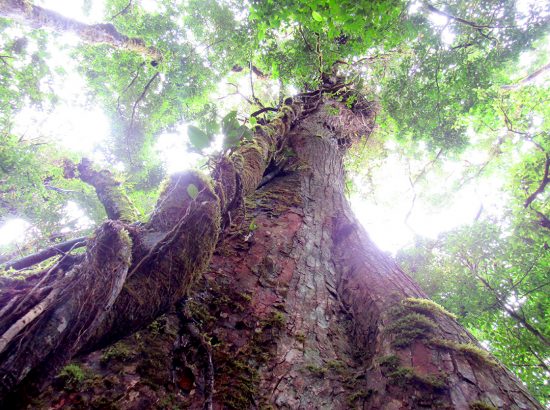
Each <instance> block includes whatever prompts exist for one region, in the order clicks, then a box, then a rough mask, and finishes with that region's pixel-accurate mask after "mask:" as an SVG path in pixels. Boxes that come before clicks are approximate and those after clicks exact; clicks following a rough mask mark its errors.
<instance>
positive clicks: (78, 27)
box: [0, 0, 162, 60]
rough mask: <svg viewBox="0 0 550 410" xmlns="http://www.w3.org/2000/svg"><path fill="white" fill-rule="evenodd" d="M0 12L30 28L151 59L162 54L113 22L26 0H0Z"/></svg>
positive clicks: (1, 14)
mask: <svg viewBox="0 0 550 410" xmlns="http://www.w3.org/2000/svg"><path fill="white" fill-rule="evenodd" d="M0 16H2V17H8V18H11V19H14V20H18V21H20V22H23V23H25V24H29V25H30V26H32V27H33V28H49V29H52V30H55V31H59V32H72V33H74V34H76V35H77V36H78V37H80V39H81V40H82V41H84V42H86V43H91V44H100V43H105V44H110V45H112V46H114V47H117V48H124V49H127V50H131V51H135V52H137V53H140V54H143V55H145V56H148V57H150V58H152V59H154V60H159V59H161V58H162V56H161V54H160V52H159V51H158V50H157V49H156V48H154V47H147V46H146V45H145V43H144V41H143V40H141V39H139V38H130V37H127V36H125V35H124V34H121V33H119V32H118V31H117V29H116V28H115V26H113V25H112V24H84V23H81V22H79V21H76V20H73V19H70V18H67V17H64V16H62V15H61V14H59V13H56V12H54V11H51V10H47V9H44V8H42V7H39V6H35V5H33V4H31V3H30V2H29V1H27V0H0Z"/></svg>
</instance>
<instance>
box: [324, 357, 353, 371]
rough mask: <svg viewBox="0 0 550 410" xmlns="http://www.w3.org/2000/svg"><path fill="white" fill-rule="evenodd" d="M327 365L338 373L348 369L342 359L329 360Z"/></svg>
mask: <svg viewBox="0 0 550 410" xmlns="http://www.w3.org/2000/svg"><path fill="white" fill-rule="evenodd" d="M326 367H327V368H328V369H330V370H334V371H336V372H338V373H343V372H344V371H345V370H346V369H347V367H348V366H347V365H346V364H345V363H344V362H343V361H342V360H329V361H328V362H327V363H326Z"/></svg>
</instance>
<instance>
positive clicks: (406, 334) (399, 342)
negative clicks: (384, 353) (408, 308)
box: [387, 312, 437, 347]
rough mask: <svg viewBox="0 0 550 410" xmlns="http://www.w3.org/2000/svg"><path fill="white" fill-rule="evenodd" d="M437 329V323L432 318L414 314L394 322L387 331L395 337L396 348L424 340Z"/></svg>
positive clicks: (408, 314)
mask: <svg viewBox="0 0 550 410" xmlns="http://www.w3.org/2000/svg"><path fill="white" fill-rule="evenodd" d="M436 327H437V325H436V323H435V322H434V321H433V320H431V319H430V318H428V317H426V316H425V315H422V314H419V313H416V312H413V313H407V314H406V315H405V316H402V317H401V318H399V319H397V320H396V321H394V322H393V323H392V324H391V325H390V326H388V328H387V331H388V332H390V333H392V334H393V335H394V336H395V338H394V340H393V341H392V345H393V346H394V347H406V346H409V345H410V344H411V343H412V342H413V341H414V340H416V339H420V338H424V337H425V336H426V334H428V333H430V332H431V331H432V330H434V329H435V328H436Z"/></svg>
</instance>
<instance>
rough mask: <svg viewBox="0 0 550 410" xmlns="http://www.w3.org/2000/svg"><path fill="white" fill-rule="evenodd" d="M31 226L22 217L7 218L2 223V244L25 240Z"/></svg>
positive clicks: (0, 236)
mask: <svg viewBox="0 0 550 410" xmlns="http://www.w3.org/2000/svg"><path fill="white" fill-rule="evenodd" d="M30 228H31V224H30V223H28V222H27V221H25V220H24V219H21V218H13V219H8V220H5V221H4V223H3V224H2V225H0V246H5V245H9V244H11V243H14V242H25V240H26V239H27V237H28V233H29V229H30Z"/></svg>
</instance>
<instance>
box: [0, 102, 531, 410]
mask: <svg viewBox="0 0 550 410" xmlns="http://www.w3.org/2000/svg"><path fill="white" fill-rule="evenodd" d="M286 110H291V111H292V112H297V111H300V112H303V113H304V114H303V116H302V117H301V118H299V119H298V120H297V121H295V126H294V127H293V128H292V129H291V130H290V133H287V132H286V131H288V129H289V127H288V125H289V124H290V122H284V123H285V124H286V125H284V124H283V125H281V126H280V127H279V131H282V132H279V134H278V135H285V138H284V139H282V138H280V137H279V138H275V140H273V138H272V137H270V136H271V135H272V133H271V131H269V130H263V131H261V134H262V135H263V136H264V137H265V138H264V139H262V138H260V139H257V140H256V142H254V143H253V144H250V145H245V146H244V147H242V148H241V149H239V150H238V151H237V152H236V153H235V154H234V155H233V156H232V157H231V158H229V159H230V161H229V160H228V159H222V160H220V162H219V164H218V167H217V168H216V170H215V172H214V175H213V176H214V179H215V181H217V182H218V183H219V184H218V185H216V187H215V189H214V191H215V192H216V197H217V198H219V199H218V200H219V202H218V204H219V208H217V209H219V213H217V215H218V217H217V218H221V222H218V223H219V224H221V227H222V228H223V229H221V237H220V240H219V241H218V237H217V232H220V230H219V229H217V230H216V229H215V228H216V226H215V224H212V223H211V222H208V223H206V226H207V227H209V228H208V231H207V232H201V231H199V230H197V229H198V227H199V226H204V223H203V221H199V222H200V223H197V218H199V216H200V215H212V211H210V212H207V211H205V209H204V208H203V206H204V205H203V204H212V201H210V200H209V196H210V195H213V193H212V189H210V191H209V189H208V185H207V184H201V182H200V181H199V180H196V179H193V180H192V181H190V180H185V181H180V180H179V179H178V178H182V177H178V178H175V179H173V180H172V181H171V182H170V184H169V188H168V189H167V190H166V191H165V194H164V195H163V196H162V197H161V199H160V201H159V207H158V210H157V216H153V218H152V219H151V221H150V222H149V223H148V224H147V227H146V228H140V230H139V232H141V233H139V234H136V233H134V234H133V235H131V236H132V240H133V243H134V251H133V253H134V255H135V254H136V253H137V252H136V250H135V249H136V245H135V243H136V242H137V240H138V239H141V242H142V243H143V245H142V246H143V247H144V248H146V249H153V250H154V249H156V248H155V247H154V246H153V247H151V246H150V245H149V246H147V244H148V243H151V242H154V238H156V237H158V235H159V234H158V232H166V231H167V230H168V229H171V231H170V232H172V230H174V229H175V228H174V227H175V226H176V227H177V226H179V228H176V230H177V231H178V232H184V233H185V234H182V235H181V236H177V235H176V236H177V237H178V238H180V239H177V241H178V242H177V243H176V242H170V241H166V240H165V241H160V242H162V243H163V244H164V245H166V248H167V249H169V250H168V251H165V252H157V251H154V252H149V253H147V254H146V256H145V258H147V255H150V254H156V253H159V254H160V255H161V256H162V257H161V258H152V257H151V258H152V259H151V260H148V261H147V263H146V264H145V265H143V266H142V265H140V263H139V262H138V263H136V262H135V261H136V260H138V259H139V258H135V257H133V258H132V260H133V262H132V266H133V267H130V268H128V269H127V270H128V273H127V274H126V277H127V279H126V284H125V286H124V288H123V289H121V290H120V292H119V296H118V297H117V299H116V300H115V302H114V304H113V305H112V309H111V310H109V311H107V312H106V313H105V315H104V316H103V317H102V320H101V323H100V324H98V325H97V326H95V327H94V328H93V329H92V330H90V331H89V332H88V333H89V334H91V336H90V337H88V338H87V341H86V342H85V343H84V344H80V345H79V352H80V353H81V354H82V353H86V352H90V351H92V350H94V349H95V348H97V347H98V346H106V345H108V344H109V343H110V342H112V341H113V340H116V339H119V338H120V337H122V336H124V335H127V334H130V333H131V332H133V331H135V330H137V329H139V327H140V326H141V327H143V325H144V324H147V323H150V322H151V320H153V319H154V318H156V317H158V316H159V314H161V313H164V312H167V311H170V309H171V308H172V307H173V306H175V308H174V310H173V311H172V313H169V315H168V316H166V317H165V318H164V319H162V323H161V324H158V325H154V326H152V327H150V328H149V329H148V330H147V331H142V332H140V333H138V334H137V335H134V336H129V337H126V338H125V339H123V340H122V341H120V342H118V343H117V344H116V345H114V346H111V347H108V348H105V349H103V350H102V351H101V352H99V353H89V354H87V355H85V356H82V357H81V359H79V363H80V366H81V367H82V368H84V369H87V371H88V372H94V374H95V376H90V377H89V380H86V381H82V380H80V381H79V383H80V384H79V386H78V388H75V386H71V383H70V378H68V377H67V375H66V374H65V376H63V375H61V376H59V377H58V379H59V378H63V377H64V378H65V382H64V384H63V385H62V387H61V388H60V387H59V386H56V385H55V383H54V384H53V385H50V386H49V387H47V388H46V389H45V390H44V391H43V393H42V395H40V396H38V398H37V401H35V402H34V404H33V406H34V408H49V407H54V408H59V407H61V406H64V407H66V408H71V406H72V407H73V408H97V406H100V405H101V403H102V402H101V400H100V398H107V400H108V402H109V404H110V405H113V406H116V407H118V408H124V409H137V408H171V407H184V408H192V409H195V408H196V409H199V408H216V409H221V408H231V409H243V408H266V407H269V406H271V407H275V408H293V409H294V408H299V409H311V408H327V409H328V408H330V409H347V408H364V409H403V408H410V409H417V408H422V407H424V408H438V409H445V408H449V409H451V408H454V409H468V408H492V407H491V406H493V407H498V408H506V409H508V408H509V409H532V408H542V407H541V406H540V404H538V403H537V402H536V401H535V400H534V399H532V398H531V396H530V395H529V393H528V392H526V391H525V389H524V388H523V386H522V384H521V382H519V381H518V380H517V379H516V378H515V377H514V376H513V375H512V374H511V373H510V372H509V371H508V370H506V369H505V368H504V367H502V366H501V365H500V364H498V363H497V362H496V361H495V360H494V359H493V358H492V357H491V356H490V355H489V354H488V353H487V352H485V351H484V350H483V349H482V348H481V347H480V346H479V344H478V343H477V342H476V341H475V339H474V338H473V337H472V336H471V335H470V334H468V333H467V332H466V331H465V330H464V329H463V328H462V327H461V326H460V325H459V324H458V323H457V321H456V320H455V319H454V318H453V317H452V315H450V314H449V313H447V312H445V311H444V310H443V309H442V308H440V307H439V306H438V305H436V304H434V303H432V302H430V301H428V300H426V299H425V297H426V296H425V294H424V293H423V292H422V290H421V289H420V288H419V287H418V286H417V285H416V284H415V283H414V282H413V281H412V279H410V278H409V277H408V276H407V275H406V274H404V273H403V272H402V271H401V270H400V269H399V268H398V267H397V266H396V264H395V263H394V262H393V261H392V260H391V259H390V258H389V257H387V256H386V255H385V254H384V253H382V252H381V251H380V250H379V249H377V248H376V246H375V245H374V244H373V243H372V242H371V241H370V239H369V238H368V235H367V234H366V233H365V231H364V230H363V229H362V228H361V226H360V225H359V224H358V223H357V221H356V219H355V217H354V216H353V214H352V212H351V210H350V207H349V205H348V203H347V201H346V199H345V197H344V194H343V192H344V171H343V166H342V157H343V155H344V153H345V149H346V147H348V146H349V145H350V144H351V143H353V141H354V140H355V139H358V137H359V135H361V134H368V133H369V132H370V130H371V129H372V125H373V124H372V118H373V115H372V110H371V112H370V115H365V111H360V110H357V111H354V110H351V109H349V108H348V107H346V105H345V104H344V103H342V102H338V101H334V100H330V99H328V98H325V97H323V96H322V95H321V94H319V98H317V99H316V100H315V103H314V104H313V105H310V106H307V104H304V105H302V106H301V108H299V109H294V110H293V109H292V108H287V109H286ZM289 115H291V114H289ZM291 117H293V115H291ZM293 118H294V117H293ZM262 141H264V142H265V145H262V144H263V143H262ZM269 141H271V142H269ZM287 142H288V145H287V144H286V143H287ZM279 143H283V144H282V145H280V144H279ZM262 147H263V148H262ZM270 147H271V148H270ZM274 147H277V148H274ZM284 147H288V148H291V149H292V151H293V155H291V156H289V157H288V156H287V160H288V161H287V162H285V165H284V167H283V168H282V169H281V171H280V173H279V174H278V175H277V176H275V177H274V178H271V179H270V180H269V181H268V182H267V183H265V185H263V186H262V187H261V188H260V189H258V190H256V189H255V188H256V187H257V186H258V185H259V184H260V183H261V181H262V175H263V174H269V173H270V172H271V169H270V168H275V169H276V168H277V167H278V166H279V165H278V164H280V162H279V161H277V160H276V159H277V153H276V152H283V151H282V148H284ZM268 158H269V159H273V162H272V164H271V165H269V163H270V162H271V160H269V161H268V160H267V159H268ZM235 169H237V170H238V171H237V172H235ZM190 182H192V183H193V184H196V185H197V186H198V187H199V191H200V192H201V195H204V196H201V197H200V198H198V200H195V201H193V204H196V210H193V211H185V210H189V209H194V208H191V207H190V206H187V207H183V208H182V207H181V201H184V199H183V197H184V195H183V194H178V195H170V196H168V193H170V192H172V191H173V190H177V189H183V192H185V188H186V187H187V186H188V185H189V183H190ZM167 192H168V193H167ZM239 192H240V193H241V195H239V194H238V193H239ZM205 194H207V195H205ZM168 198H172V199H170V200H168ZM242 199H244V206H238V205H237V204H238V203H239V202H240V201H241V200H242ZM184 202H185V201H184ZM182 209H183V210H182ZM182 212H196V214H195V216H194V217H193V218H189V219H186V218H187V217H186V216H185V215H183V216H182V215H181V213H182ZM209 218H212V217H209ZM178 221H187V222H186V223H187V224H188V225H186V229H185V230H182V231H179V230H180V228H181V227H182V226H180V225H179V222H178ZM191 221H192V222H191ZM218 226H220V225H218ZM210 227H211V228H210ZM187 228H190V229H189V230H188V229H187ZM211 230H216V232H215V233H213V232H212V231H211ZM146 232H151V233H150V234H149V236H147V234H146ZM153 232H155V233H154V234H153ZM165 236H168V234H165ZM176 236H175V237H176ZM144 238H148V239H144ZM204 238H214V239H215V240H214V242H212V239H209V241H210V242H209V243H208V244H207V245H203V243H202V242H200V241H202V240H203V239H204ZM158 242H159V241H158V239H157V242H156V243H158ZM213 245H216V246H215V253H214V255H213V257H212V258H211V259H210V256H209V254H208V253H209V252H210V253H211V251H212V250H213V249H214V246H213ZM203 246H205V247H206V249H207V250H206V251H204V252H205V253H206V254H202V255H197V254H196V252H198V251H199V249H201V247H203ZM193 249H195V251H192V250H193ZM183 251H185V252H186V253H185V254H184V255H183V256H179V255H180V254H181V252H183ZM88 252H89V253H91V252H92V251H91V250H89V251H88ZM194 252H195V253H194ZM142 254H143V253H142ZM141 259H142V260H143V257H142V258H141ZM196 261H199V263H198V264H199V265H200V266H199V267H197V268H196V269H195V270H193V271H191V270H190V267H189V263H192V264H194V263H195V262H196ZM206 264H208V269H206V271H205V272H204V273H203V274H202V275H201V277H200V279H199V281H198V283H197V285H196V286H194V287H193V292H192V293H191V294H190V295H187V296H186V293H187V289H189V288H190V286H191V284H192V283H193V280H192V278H191V277H192V276H198V275H199V274H200V273H201V272H202V270H203V268H202V266H204V265H206ZM79 266H82V265H79ZM156 272H163V273H162V275H159V274H157V273H156ZM178 277H179V278H181V279H177V278H178ZM175 278H176V279H175ZM182 281H183V282H185V284H182ZM173 287H176V288H178V289H179V290H178V292H174V291H173V290H171V289H172V288H173ZM183 290H185V291H183ZM166 295H169V296H166ZM149 305H152V307H150V306H149ZM127 306H131V307H130V308H128V307H127ZM155 323H160V322H155ZM2 366H3V363H2ZM88 374H89V373H88ZM75 377H76V376H75ZM67 380H69V382H68V381H67ZM99 380H108V381H109V382H108V383H104V382H100V381H99ZM37 403H38V404H37ZM104 404H105V403H104ZM482 406H485V407H482Z"/></svg>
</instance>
